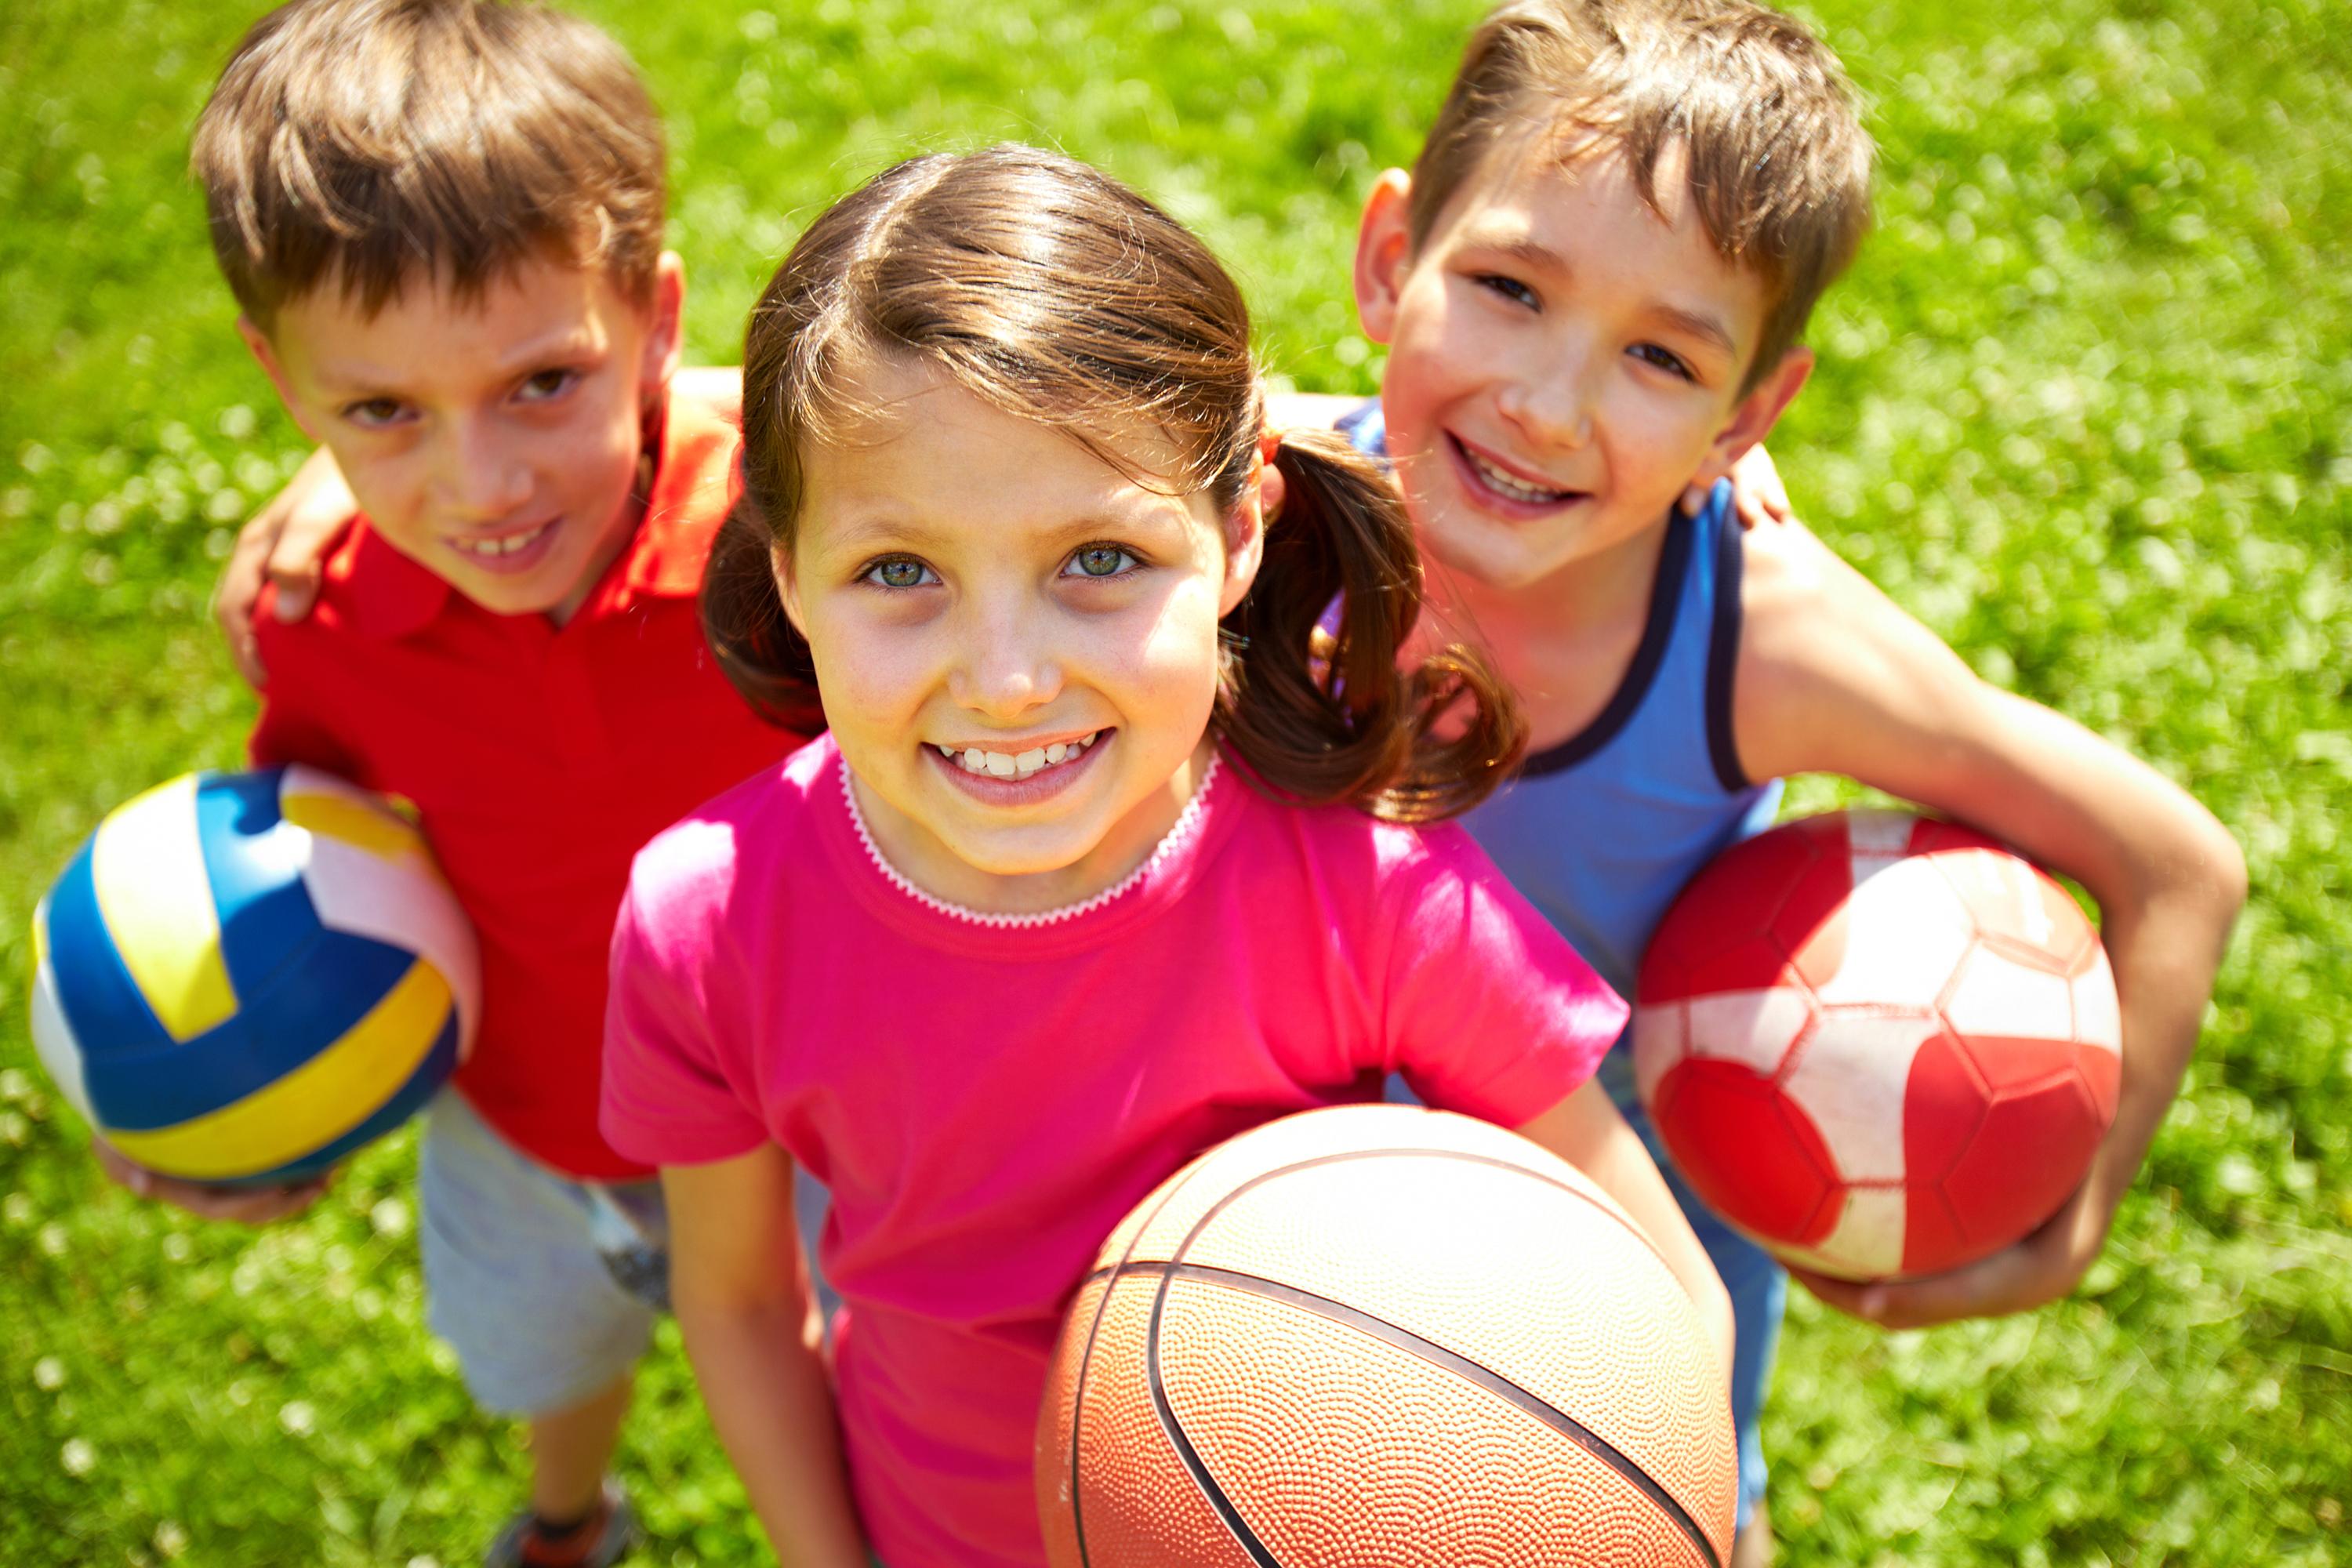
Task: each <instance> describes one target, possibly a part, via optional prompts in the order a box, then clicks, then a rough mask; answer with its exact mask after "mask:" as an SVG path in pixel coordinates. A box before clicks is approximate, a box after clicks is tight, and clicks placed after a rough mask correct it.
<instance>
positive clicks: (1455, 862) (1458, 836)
mask: <svg viewBox="0 0 2352 1568" xmlns="http://www.w3.org/2000/svg"><path fill="white" fill-rule="evenodd" d="M1285 815H1286V816H1287V817H1288V818H1290V819H1291V821H1292V823H1293V828H1292V831H1293V832H1295V833H1296V835H1297V837H1298V840H1299V842H1300V846H1301V849H1302V852H1303V853H1304V855H1305V856H1306V857H1307V858H1309V859H1310V860H1312V861H1313V862H1314V864H1315V868H1316V871H1317V873H1318V878H1320V879H1328V880H1329V881H1330V882H1331V883H1332V884H1333V885H1334V886H1335V888H1338V889H1348V890H1349V891H1353V892H1357V893H1360V894H1361V895H1362V896H1363V897H1364V898H1366V899H1368V900H1392V899H1395V898H1398V897H1400V896H1403V895H1405V894H1406V893H1407V892H1408V891H1410V890H1417V889H1433V888H1447V887H1453V888H1466V887H1470V886H1473V885H1476V886H1485V885H1486V884H1488V883H1490V882H1494V883H1499V882H1501V881H1502V873H1501V872H1499V871H1497V870H1496V868H1495V863H1494V862H1493V861H1492V860H1490V859H1488V858H1487V856H1486V851H1485V850H1484V849H1481V848H1480V847H1478V844H1477V841H1476V840H1475V839H1474V838H1472V837H1470V835H1469V833H1468V831H1467V830H1466V829H1465V828H1464V827H1463V826H1462V825H1461V823H1459V822H1457V821H1446V822H1422V823H1405V822H1388V821H1383V820H1382V819H1381V818H1379V817H1376V816H1370V815H1369V814H1367V813H1365V812H1363V811H1361V810H1359V809H1358V808H1356V807H1355V806H1352V805H1323V806H1298V807H1289V808H1286V810H1285Z"/></svg>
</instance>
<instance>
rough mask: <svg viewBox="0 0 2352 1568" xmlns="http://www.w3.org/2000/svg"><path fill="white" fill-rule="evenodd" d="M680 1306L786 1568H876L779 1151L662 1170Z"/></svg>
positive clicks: (697, 1363) (720, 1420)
mask: <svg viewBox="0 0 2352 1568" xmlns="http://www.w3.org/2000/svg"><path fill="white" fill-rule="evenodd" d="M662 1192H663V1194H664V1195H665V1196H666V1197H667V1199H668V1208H669V1225H670V1301H671V1305H672V1308H673V1310H675V1311H676V1312H677V1326H678V1329H679V1331H680V1332H681V1333H682V1334H683V1335H684V1336H685V1340H686V1351H687V1355H688V1358H689V1359H690V1360H691V1361H692V1362H693V1363H694V1374H695V1381H696V1382H697V1383H698V1384H699V1385H700V1386H701V1389H702V1399H703V1403H704V1405H707V1406H708V1407H709V1411H710V1422H711V1425H712V1426H715V1427H717V1428H718V1431H719V1441H720V1442H721V1443H723V1444H724V1445H725V1446H726V1448H727V1453H728V1457H729V1458H731V1459H732V1460H733V1461H734V1463H735V1470H736V1473H737V1474H738V1475H740V1476H741V1477H742V1479H743V1489H744V1490H745V1491H746V1492H747V1493H749V1494H750V1496H751V1507H752V1509H753V1510H755V1511H756V1512H757V1513H758V1514H759V1516H760V1522H761V1525H763V1526H764V1527H765V1528H766V1530H767V1531H768V1541H769V1544H770V1545H771V1546H772V1547H773V1548H774V1550H775V1553H776V1557H777V1560H778V1562H779V1563H782V1565H783V1568H866V1544H865V1540H864V1537H863V1535H862V1534H861V1533H860V1531H859V1529H858V1523H857V1514H856V1509H855V1507H854V1506H853V1505H852V1504H851V1502H850V1499H849V1480H848V1477H847V1474H846V1473H845V1470H844V1468H843V1465H842V1458H841V1437H840V1434H839V1432H838V1430H837V1429H836V1428H835V1425H834V1414H833V1389H832V1384H831V1383H830V1381H829V1379H828V1377H827V1375H826V1371H825V1365H824V1352H823V1349H822V1344H823V1337H824V1335H823V1327H822V1325H821V1324H820V1323H819V1322H818V1321H817V1317H816V1313H815V1311H814V1308H813V1306H812V1303H811V1300H810V1289H809V1281H808V1271H807V1268H806V1267H805V1266H804V1265H803V1262H802V1258H801V1244H800V1234H799V1227H798V1226H797V1225H796V1224H795V1222H794V1220H793V1163H792V1160H791V1158H790V1157H789V1156H787V1155H786V1154H785V1153H784V1152H783V1151H782V1150H781V1149H779V1148H777V1147H776V1146H775V1145H774V1144H772V1143H762V1144H761V1145H760V1146H759V1147H758V1148H756V1149H754V1150H752V1151H751V1152H750V1153H748V1154H742V1155H739V1156H737V1157H736V1158H734V1159H731V1160H720V1161H718V1162H716V1163H711V1164H708V1165H671V1166H666V1167H664V1169H663V1171H662Z"/></svg>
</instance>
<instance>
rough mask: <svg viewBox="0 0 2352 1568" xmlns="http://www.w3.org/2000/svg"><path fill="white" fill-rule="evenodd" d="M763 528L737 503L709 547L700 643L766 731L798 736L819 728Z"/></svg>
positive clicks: (753, 511)
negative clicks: (707, 645)
mask: <svg viewBox="0 0 2352 1568" xmlns="http://www.w3.org/2000/svg"><path fill="white" fill-rule="evenodd" d="M771 544H772V536H771V534H770V533H769V531H768V524H767V521H766V519H765V518H763V517H762V516H761V514H760V511H759V510H758V508H757V507H756V506H754V505H753V504H752V502H751V500H749V499H746V500H740V501H738V502H737V503H736V504H735V508H734V510H732V511H730V512H729V513H728V514H727V521H725V522H723V523H721V524H720V525H719V537H718V538H717V539H716V540H715V541H713V542H712V543H711V546H710V561H709V564H708V565H707V566H705V567H704V568H703V574H702V602H701V603H702V635H703V636H704V637H706V638H708V639H709V643H710V651H711V652H712V653H714V654H716V655H717V656H718V658H719V669H720V670H721V671H722V672H723V673H724V674H725V675H726V677H727V679H728V680H729V681H730V683H732V684H733V686H734V688H735V689H736V690H738V691H740V692H741V693H742V694H743V698H744V700H746V701H748V702H749V703H751V708H752V710H753V711H754V712H756V713H758V714H759V715H760V717H761V718H762V719H764V720H766V721H768V722H769V723H771V724H773V725H776V726H777V727H779V728H781V729H785V730H790V731H794V732H795V733H798V734H803V735H814V734H815V733H816V732H817V731H820V730H822V729H824V706H823V705H822V704H821V703H820V702H819V701H818V700H817V693H816V667H815V666H814V664H812V663H811V662H810V660H809V650H808V644H806V643H805V642H803V641H802V640H801V635H800V633H798V632H796V631H794V630H793V624H792V622H791V621H789V620H787V619H785V618H784V601H783V596H782V595H781V594H779V593H778V592H777V590H776V568H775V562H774V559H773V556H772V552H771Z"/></svg>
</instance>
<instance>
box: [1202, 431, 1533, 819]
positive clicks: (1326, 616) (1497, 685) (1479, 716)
mask: <svg viewBox="0 0 2352 1568" xmlns="http://www.w3.org/2000/svg"><path fill="white" fill-rule="evenodd" d="M1274 461H1275V467H1276V468H1277V469H1278V470H1280V472H1281V474H1282V478H1283V481H1284V489H1285V500H1284V501H1283V505H1282V513H1281V517H1280V520H1279V521H1278V522H1270V523H1269V525H1268V527H1267V529H1266V537H1265V561H1264V563H1263V564H1262V565H1261V566H1260V567H1259V569H1258V576H1257V583H1256V584H1255V587H1254V588H1253V589H1252V590H1251V593H1250V595H1249V597H1247V598H1246V599H1244V601H1243V602H1242V604H1241V605H1240V607H1239V608H1237V609H1235V610H1234V613H1233V614H1232V615H1231V616H1227V617H1226V624H1227V626H1228V628H1229V629H1230V630H1231V631H1232V632H1234V634H1236V635H1237V636H1238V637H1239V638H1240V639H1241V645H1242V646H1241V647H1240V648H1239V650H1238V664H1239V669H1238V671H1237V676H1238V679H1236V680H1234V682H1233V683H1231V684H1232V689H1230V690H1229V691H1228V692H1227V693H1226V695H1225V697H1224V699H1223V703H1222V704H1221V709H1222V710H1221V713H1220V721H1221V728H1222V729H1223V733H1224V735H1225V738H1226V740H1227V742H1229V743H1230V744H1231V745H1232V746H1233V747H1234V751H1235V752H1238V753H1239V754H1240V756H1241V759H1242V761H1244V763H1247V764H1249V767H1250V769H1251V771H1252V772H1254V773H1256V774H1257V775H1258V776H1259V778H1261V779H1262V780H1264V781H1265V783H1266V784H1269V785H1271V786H1272V787H1273V788H1275V789H1276V790H1278V791H1280V792H1282V793H1284V794H1286V795H1291V796H1294V797H1295V798H1297V799H1299V800H1302V801H1310V802H1317V803H1326V802H1337V801H1349V802H1351V803H1353V804H1354V805H1358V806H1360V807H1362V808H1363V809H1364V810H1366V811H1370V812H1371V813H1373V814H1374V815H1375V816H1383V817H1386V818H1389V819H1390V820H1391V821H1398V822H1431V821H1436V820H1439V819H1441V818H1444V817H1449V816H1458V815H1460V814H1461V813H1463V812H1465V811H1467V810H1469V809H1470V808H1471V807H1472V806H1474V805H1477V804H1478V803H1479V802H1480V801H1482V800H1484V799H1485V798H1486V795H1488V794H1489V793H1491V792H1492V791H1493V789H1494V788H1495V786H1496V784H1500V783H1501V782H1502V780H1503V778H1504V777H1505V776H1506V774H1507V773H1508V771H1509V769H1510V767H1511V766H1512V764H1514V763H1517V761H1518V758H1519V754H1520V752H1521V751H1522V750H1523V749H1524V748H1525V746H1526V742H1527V734H1526V728H1525V726H1524V724H1523V723H1522V722H1521V721H1520V718H1519V712H1518V708H1517V704H1516V703H1514V702H1513V701H1512V700H1511V697H1510V693H1509V692H1508V690H1507V689H1506V688H1505V687H1504V686H1503V684H1502V682H1501V680H1500V679H1497V678H1496V675H1495V673H1494V671H1493V669H1492V668H1490V667H1489V666H1488V664H1487V662H1486V659H1485V658H1484V657H1483V656H1481V655H1480V654H1478V653H1476V652H1475V651H1474V650H1472V649H1470V648H1468V647H1463V646H1460V645H1455V646H1453V647H1446V648H1444V649H1443V650H1441V651H1439V652H1437V653H1434V654H1433V655H1431V656H1430V657H1428V658H1425V659H1423V660H1422V661H1421V662H1420V664H1419V665H1418V666H1417V667H1416V668H1412V669H1410V670H1401V669H1400V668H1398V665H1397V656H1398V653H1399V651H1400V650H1401V649H1402V647H1403V646H1404V641H1405V638H1406V637H1408V636H1409V635H1410V634H1411V633H1412V626H1413V623H1414V621H1415V620H1416V619H1417V618H1418V617H1419V616H1420V613H1421V599H1422V578H1421V566H1420V559H1419V556H1418V555H1417V554H1416V553H1415V552H1414V549H1413V542H1412V525H1411V523H1410V522H1409V521H1407V519H1406V517H1405V514H1404V508H1403V507H1402V504H1401V503H1400V502H1399V501H1398V500H1397V497H1396V492H1395V490H1394V489H1393V488H1392V486H1391V481H1390V480H1389V479H1388V477H1387V475H1385V474H1383V473H1382V472H1381V470H1380V469H1379V468H1377V467H1375V466H1374V465H1373V463H1372V462H1371V460H1370V458H1366V457H1364V456H1363V455H1362V454H1361V453H1360V452H1358V451H1357V450H1356V449H1355V448H1354V447H1352V446H1351V445H1350V444H1349V442H1348V440H1347V438H1346V437H1342V436H1340V435H1339V434H1338V433H1337V432H1336V431H1323V430H1307V431H1292V432H1288V433H1286V434H1285V435H1284V436H1283V437H1281V441H1280V445H1279V447H1277V449H1276V453H1275V458H1274Z"/></svg>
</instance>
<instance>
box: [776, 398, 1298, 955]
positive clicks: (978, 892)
mask: <svg viewBox="0 0 2352 1568" xmlns="http://www.w3.org/2000/svg"><path fill="white" fill-rule="evenodd" d="M850 381H851V386H850V388H849V391H850V395H851V398H852V405H853V406H854V407H856V409H858V410H859V413H858V414H857V415H856V416H855V417H854V426H853V427H852V428H850V429H848V430H847V431H845V432H843V433H841V434H840V435H839V436H838V437H837V438H836V439H835V440H832V441H829V442H824V443H819V444H816V445H814V446H813V447H811V448H810V449H809V450H807V451H805V452H803V454H802V500H801V507H800V515H799V517H798V518H797V519H796V520H795V521H794V522H793V526H792V533H791V542H790V546H789V548H788V549H787V550H782V551H780V552H779V560H778V565H779V578H780V585H781V586H782V589H783V593H784V601H785V604H786V605H787V606H788V608H789V611H790V613H791V615H792V618H793V624H794V625H795V626H798V627H799V628H800V630H801V632H802V634H803V636H804V637H806V638H807V639H808V643H809V648H810V652H811V654H812V655H813V656H814V662H815V666H816V672H817V685H818V689H819V690H820V691H821V692H822V694H823V697H824V709H825V715H826V718H827V720H828V721H829V722H830V723H831V725H832V729H833V734H834V739H835V743H836V744H837V745H838V746H839V747H840V748H841V754H842V757H843V759H844V760H845V763H847V764H848V767H849V770H850V772H851V773H852V775H853V776H854V778H855V779H856V788H857V798H858V803H859V806H860V809H861V810H862V812H863V813H864V815H865V817H866V824H867V826H868V828H869V830H870V831H871V832H872V834H873V836H874V838H875V840H876V843H877V845H878V846H879V847H880V848H881V849H882V851H883V853H884V854H885V855H886V856H887V858H888V859H889V860H890V862H891V863H892V865H894V866H895V867H896V868H898V870H899V871H900V872H901V873H902V874H903V875H905V876H907V877H908V878H909V879H912V880H913V881H914V882H915V883H916V884H917V885H918V886H919V887H921V888H923V889H925V890H927V891H929V892H930V893H932V894H934V895H936V896H939V897H941V898H945V899H949V900H952V901H954V902H957V903H961V904H965V905H969V906H972V907H975V908H981V909H991V910H1030V909H1050V908H1054V907H1056V906H1058V905H1062V904H1066V903H1072V902H1076V901H1079V900H1084V899H1086V898H1087V897H1089V896H1091V895H1092V894H1094V893H1096V892H1098V891H1100V890H1102V889H1104V888H1106V887H1108V886H1110V885H1111V884H1113V883H1115V882H1116V881H1117V880H1118V879H1119V878H1120V877H1122V876H1124V875H1125V874H1126V873H1127V871H1128V870H1129V869H1130V868H1132V867H1133V866H1134V865H1135V864H1136V863H1137V862H1138V861H1139V860H1140V859H1141V858H1143V857H1144V856H1146V855H1148V854H1149V853H1150V850H1151V848H1152V847H1153V846H1154V845H1156V844H1157V843H1158V842H1159V841H1160V838H1161V837H1162V836H1164V835H1165V833H1166V832H1167V830H1168V828H1169V827H1170V826H1171V825H1172V824H1173V823H1174V821H1175V819H1176V816H1177V815H1178V813H1179V812H1180V811H1181V809H1182V807H1183V805H1184V802H1185V801H1186V799H1188V798H1189V797H1190V795H1191V794H1192V790H1193V788H1194V787H1195V786H1197V784H1198V783H1199V781H1200V778H1201V776H1202V769H1203V768H1204V767H1205V766H1206V764H1207V760H1208V742H1207V741H1206V740H1205V736H1206V733H1207V731H1208V725H1209V718H1210V713H1211V710H1212V707H1213V703H1214V700H1215V697H1216V692H1217V687H1218V681H1219V679H1220V673H1221V672H1220V667H1219V655H1218V644H1217V623H1218V621H1219V620H1220V619H1221V618H1222V617H1223V616H1224V615H1225V614H1226V613H1227V612H1228V611H1230V610H1231V609H1232V608H1233V607H1234V605H1236V604H1238V603H1239V602H1240V600H1241V597H1242V595H1243V594H1244V592H1246V590H1247V589H1248V586H1249V583H1250V580H1251V577H1252V575H1253V574H1254V573H1255V563H1256V531H1257V525H1256V522H1255V515H1256V513H1255V509H1256V505H1257V500H1256V491H1255V486H1253V487H1252V489H1251V490H1250V491H1249V492H1248V493H1247V494H1246V495H1245V497H1244V502H1243V505H1242V507H1241V509H1240V510H1241V511H1242V512H1243V513H1244V519H1243V520H1242V522H1241V523H1240V524H1239V525H1235V526H1229V525H1228V523H1227V521H1226V520H1222V519H1219V518H1218V517H1217V516H1215V515H1214V511H1213V507H1212V505H1211V503H1210V501H1209V500H1208V498H1207V497H1206V496H1203V495H1191V496H1184V495H1169V494H1166V493H1164V492H1163V491H1161V490H1159V489H1153V488H1152V487H1151V486H1150V484H1149V483H1147V482H1139V481H1138V480H1136V479H1129V478H1128V477H1127V476H1125V475H1123V474H1121V473H1120V472H1118V470H1117V469H1115V468H1112V467H1110V466H1109V464H1108V463H1106V462H1104V461H1103V460H1102V459H1101V458H1097V457H1096V456H1094V455H1093V454H1092V453H1090V452H1089V451H1087V449H1086V448H1085V447H1081V446H1080V445H1079V444H1078V442H1077V441H1076V439H1075V438H1074V437H1072V436H1071V435H1069V434H1067V433H1065V432H1063V431H1061V430H1058V429H1055V428H1054V427H1052V426H1046V425H1044V424H1040V423H1038V422H1036V421H1034V420H1031V419H1025V418H1021V417H1019V416H1014V415H1012V414H1008V413H1005V412H1003V410H1001V409H999V408H997V407H995V406H993V405H991V404H989V403H987V402H985V401H983V400H982V398H980V397H979V396H977V395H974V394H972V393H971V392H968V391H966V390H964V389H963V388H962V387H961V386H959V385H957V384H954V383H952V382H950V381H949V380H947V379H946V378H945V377H944V376H943V375H941V374H939V373H937V372H935V371H932V370H929V369H928V368H919V367H916V366H912V365H907V364H901V363H891V362H888V361H883V362H879V363H873V364H869V365H866V366H864V367H861V368H860V369H859V370H858V371H856V373H855V374H853V376H852V377H851V378H850ZM1099 438H1100V437H1097V439H1099ZM1117 449H1118V451H1119V452H1120V453H1121V454H1122V456H1123V457H1124V458H1127V459H1129V460H1130V461H1132V462H1135V463H1138V464H1139V465H1141V466H1142V468H1144V469H1145V470H1146V471H1148V472H1158V471H1163V470H1164V469H1167V468H1174V467H1176V466H1177V464H1176V454H1175V453H1174V451H1173V450H1172V449H1168V448H1167V444H1166V441H1165V438H1164V437H1160V436H1159V435H1158V434H1157V433H1156V432H1129V433H1128V437H1127V438H1125V439H1120V440H1118V442H1117Z"/></svg>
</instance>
